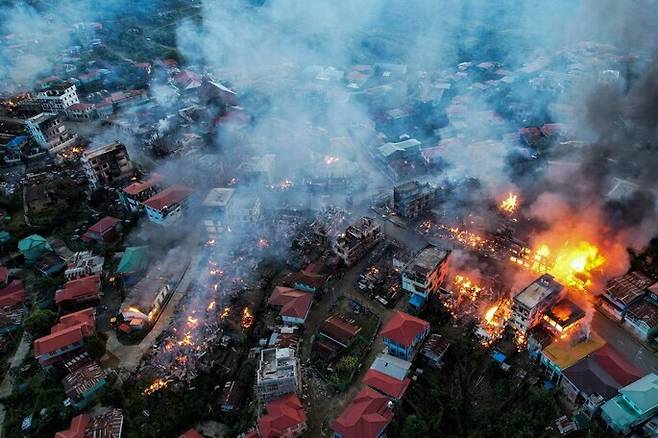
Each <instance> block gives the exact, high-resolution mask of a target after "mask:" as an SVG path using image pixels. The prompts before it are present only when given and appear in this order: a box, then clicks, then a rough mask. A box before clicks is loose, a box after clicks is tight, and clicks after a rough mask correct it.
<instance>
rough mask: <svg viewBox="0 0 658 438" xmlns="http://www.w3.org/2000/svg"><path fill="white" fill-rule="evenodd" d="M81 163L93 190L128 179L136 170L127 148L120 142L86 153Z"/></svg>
mask: <svg viewBox="0 0 658 438" xmlns="http://www.w3.org/2000/svg"><path fill="white" fill-rule="evenodd" d="M80 162H81V163H82V169H83V170H84V172H85V175H86V176H87V180H88V181H89V186H90V187H91V188H92V189H97V188H99V187H102V186H107V185H110V184H113V183H114V182H117V181H122V180H125V179H128V178H130V177H131V176H132V174H133V170H134V169H133V163H132V161H130V157H129V156H128V150H127V149H126V146H125V145H123V144H121V143H119V142H114V143H110V144H107V145H105V146H102V147H100V148H97V149H94V150H91V151H86V152H85V153H84V154H83V156H82V158H81V160H80Z"/></svg>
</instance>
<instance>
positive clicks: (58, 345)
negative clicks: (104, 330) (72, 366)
mask: <svg viewBox="0 0 658 438" xmlns="http://www.w3.org/2000/svg"><path fill="white" fill-rule="evenodd" d="M94 321H95V320H94V309H93V308H91V307H90V308H88V309H84V310H80V311H79V312H75V313H70V314H68V315H64V316H62V317H61V318H60V319H59V323H57V324H56V325H55V326H53V327H52V328H51V329H50V334H49V335H46V336H43V337H41V338H39V339H37V340H35V341H34V357H35V359H37V360H38V361H39V363H40V364H41V366H42V367H49V366H52V365H53V364H55V363H58V362H61V361H62V360H64V359H66V358H67V357H71V356H72V355H74V354H75V353H76V352H77V351H79V350H80V349H81V348H82V339H83V338H84V337H85V336H91V335H93V334H94V331H95V322H94Z"/></svg>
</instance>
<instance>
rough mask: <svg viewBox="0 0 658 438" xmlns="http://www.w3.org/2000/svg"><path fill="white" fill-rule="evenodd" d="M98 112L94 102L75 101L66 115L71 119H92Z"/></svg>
mask: <svg viewBox="0 0 658 438" xmlns="http://www.w3.org/2000/svg"><path fill="white" fill-rule="evenodd" d="M95 113H96V105H94V104H93V103H83V102H79V103H74V104H73V105H71V106H70V107H68V108H67V109H66V117H68V119H69V120H76V121H79V120H91V119H93V118H94V114H95Z"/></svg>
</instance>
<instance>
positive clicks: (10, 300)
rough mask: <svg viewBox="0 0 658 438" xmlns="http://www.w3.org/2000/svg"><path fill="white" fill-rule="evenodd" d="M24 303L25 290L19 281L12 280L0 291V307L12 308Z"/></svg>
mask: <svg viewBox="0 0 658 438" xmlns="http://www.w3.org/2000/svg"><path fill="white" fill-rule="evenodd" d="M23 301H25V288H24V287H23V282H22V281H21V280H13V281H12V282H11V283H9V285H7V287H5V288H3V289H0V307H13V306H16V305H18V304H21V303H22V302H23Z"/></svg>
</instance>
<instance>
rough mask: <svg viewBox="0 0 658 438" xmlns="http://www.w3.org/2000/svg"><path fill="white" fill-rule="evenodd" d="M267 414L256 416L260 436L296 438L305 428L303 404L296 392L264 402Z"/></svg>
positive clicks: (306, 427)
mask: <svg viewBox="0 0 658 438" xmlns="http://www.w3.org/2000/svg"><path fill="white" fill-rule="evenodd" d="M265 410H266V411H267V414H265V415H263V416H261V417H259V418H258V433H259V434H260V437H261V438H296V437H298V436H301V435H302V434H303V433H304V432H305V431H306V430H307V429H308V426H307V424H306V420H307V419H306V413H305V412H304V406H303V405H302V402H301V401H300V400H299V397H297V394H288V395H285V396H283V397H281V398H278V399H276V400H272V401H270V402H267V403H265Z"/></svg>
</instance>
